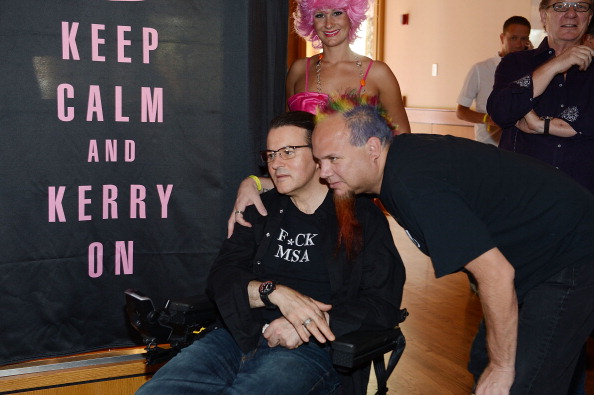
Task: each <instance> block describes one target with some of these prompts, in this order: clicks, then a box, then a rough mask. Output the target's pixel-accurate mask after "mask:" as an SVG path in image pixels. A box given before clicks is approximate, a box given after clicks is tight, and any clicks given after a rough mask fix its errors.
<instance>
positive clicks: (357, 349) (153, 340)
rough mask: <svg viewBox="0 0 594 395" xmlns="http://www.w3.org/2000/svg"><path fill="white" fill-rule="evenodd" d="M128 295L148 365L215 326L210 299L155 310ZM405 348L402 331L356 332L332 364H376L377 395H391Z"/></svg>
mask: <svg viewBox="0 0 594 395" xmlns="http://www.w3.org/2000/svg"><path fill="white" fill-rule="evenodd" d="M125 295H126V313H127V316H128V320H129V322H130V324H131V325H132V327H134V328H135V329H136V330H137V331H138V332H140V335H141V336H142V339H143V341H144V343H145V344H146V361H147V365H152V364H157V363H161V362H165V361H167V360H169V359H170V358H172V357H173V356H174V355H175V354H177V353H178V352H179V351H180V350H181V349H182V348H184V347H186V346H188V345H190V344H191V343H192V342H193V341H194V340H195V339H197V338H200V336H201V335H202V334H204V333H205V332H206V331H207V330H208V328H209V327H211V326H213V325H214V324H215V322H216V317H217V310H216V306H215V305H214V303H212V301H211V300H210V299H209V298H208V297H207V296H206V295H197V296H193V297H189V298H184V299H180V300H176V301H167V303H166V304H165V306H164V307H163V308H160V309H155V307H154V304H153V302H152V300H151V299H150V298H149V297H147V296H146V295H144V294H142V293H141V292H139V291H136V290H133V289H128V290H126V291H125ZM407 316H408V312H407V311H406V309H402V310H401V320H400V322H402V321H404V320H405V319H406V317H407ZM159 344H169V345H170V347H169V348H162V347H160V346H159ZM405 345H406V342H405V339H404V335H403V334H402V332H401V330H400V328H399V327H398V326H397V327H395V328H393V329H386V330H380V331H358V332H353V333H349V334H346V335H344V336H341V337H339V338H337V339H336V340H335V341H333V342H332V351H333V352H332V362H333V364H334V366H335V368H336V369H337V371H339V372H341V373H348V372H353V371H356V370H357V369H360V368H362V367H363V368H364V367H365V366H366V365H368V364H369V363H370V362H372V361H373V365H374V370H375V375H376V378H377V385H378V390H377V393H376V394H377V395H384V394H386V393H387V391H388V388H387V381H388V378H389V377H390V375H391V374H392V371H393V370H394V368H395V367H396V364H397V363H398V361H399V360H400V357H401V356H402V352H403V351H404V347H405ZM388 352H391V353H392V354H391V355H390V357H389V359H388V365H387V366H386V365H385V363H384V354H386V353H388ZM364 384H366V383H364Z"/></svg>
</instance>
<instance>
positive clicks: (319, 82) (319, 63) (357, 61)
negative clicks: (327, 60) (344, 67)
mask: <svg viewBox="0 0 594 395" xmlns="http://www.w3.org/2000/svg"><path fill="white" fill-rule="evenodd" d="M323 57H324V54H323V53H321V54H320V55H319V56H318V61H317V62H316V86H317V88H318V93H322V79H321V78H320V71H322V58H323ZM355 65H356V66H357V68H358V69H359V85H360V88H359V90H360V92H359V93H364V92H365V79H364V78H363V63H362V62H361V59H360V58H359V55H355Z"/></svg>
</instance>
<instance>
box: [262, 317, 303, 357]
mask: <svg viewBox="0 0 594 395" xmlns="http://www.w3.org/2000/svg"><path fill="white" fill-rule="evenodd" d="M263 336H264V338H265V339H266V340H268V346H269V347H276V346H281V347H284V348H287V349H289V350H292V349H295V348H297V347H299V346H300V345H302V344H303V340H301V337H299V334H298V333H297V331H296V330H295V327H294V326H293V324H291V323H290V322H289V321H288V320H287V319H286V318H285V317H281V318H277V319H276V320H274V321H272V322H271V323H270V325H268V327H267V328H266V330H265V331H264V334H263Z"/></svg>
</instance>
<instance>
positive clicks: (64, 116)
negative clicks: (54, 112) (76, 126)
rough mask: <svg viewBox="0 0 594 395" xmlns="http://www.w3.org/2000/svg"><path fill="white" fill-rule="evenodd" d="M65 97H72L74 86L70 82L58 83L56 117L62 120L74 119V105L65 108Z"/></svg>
mask: <svg viewBox="0 0 594 395" xmlns="http://www.w3.org/2000/svg"><path fill="white" fill-rule="evenodd" d="M66 97H67V98H68V99H73V98H74V88H73V87H72V85H70V84H60V85H58V92H57V99H58V119H59V120H60V121H62V122H70V121H72V120H73V119H74V107H68V108H66Z"/></svg>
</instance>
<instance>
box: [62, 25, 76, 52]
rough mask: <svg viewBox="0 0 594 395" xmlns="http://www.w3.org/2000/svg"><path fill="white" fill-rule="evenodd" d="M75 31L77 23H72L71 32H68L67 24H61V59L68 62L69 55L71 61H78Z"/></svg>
mask: <svg viewBox="0 0 594 395" xmlns="http://www.w3.org/2000/svg"><path fill="white" fill-rule="evenodd" d="M77 31H78V22H72V30H69V26H68V22H62V59H64V60H69V59H70V54H71V53H72V59H73V60H80V57H79V56H78V48H77V47H76V32H77Z"/></svg>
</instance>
